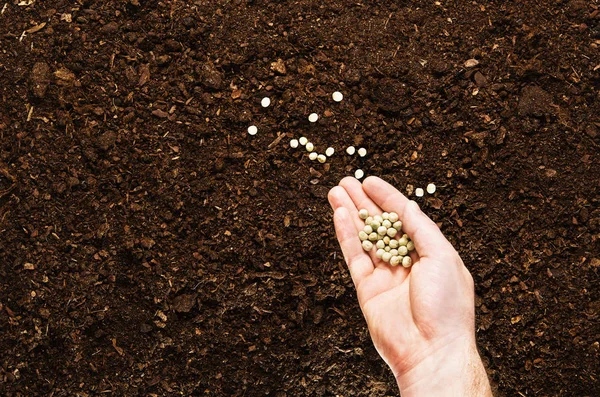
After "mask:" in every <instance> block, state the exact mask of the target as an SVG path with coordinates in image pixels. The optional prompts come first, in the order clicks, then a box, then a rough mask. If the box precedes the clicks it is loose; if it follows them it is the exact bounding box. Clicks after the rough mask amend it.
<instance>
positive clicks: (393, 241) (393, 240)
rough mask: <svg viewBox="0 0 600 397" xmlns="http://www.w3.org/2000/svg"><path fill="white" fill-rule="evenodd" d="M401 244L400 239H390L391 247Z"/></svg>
mask: <svg viewBox="0 0 600 397" xmlns="http://www.w3.org/2000/svg"><path fill="white" fill-rule="evenodd" d="M399 246H400V244H398V240H396V239H391V240H390V247H391V248H398V247H399Z"/></svg>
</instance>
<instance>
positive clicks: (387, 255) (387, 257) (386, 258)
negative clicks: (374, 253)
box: [381, 252, 392, 262]
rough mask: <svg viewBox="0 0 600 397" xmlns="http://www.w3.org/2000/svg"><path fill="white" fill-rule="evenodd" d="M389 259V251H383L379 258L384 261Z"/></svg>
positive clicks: (390, 256) (390, 255) (390, 257)
mask: <svg viewBox="0 0 600 397" xmlns="http://www.w3.org/2000/svg"><path fill="white" fill-rule="evenodd" d="M390 259H392V254H390V253H389V252H385V253H384V254H383V255H382V256H381V260H382V261H384V262H389V261H390Z"/></svg>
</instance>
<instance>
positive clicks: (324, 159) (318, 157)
mask: <svg viewBox="0 0 600 397" xmlns="http://www.w3.org/2000/svg"><path fill="white" fill-rule="evenodd" d="M317 160H318V161H319V163H321V164H323V163H324V162H326V161H327V157H325V155H324V154H319V155H318V156H317Z"/></svg>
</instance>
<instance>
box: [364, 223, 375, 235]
mask: <svg viewBox="0 0 600 397" xmlns="http://www.w3.org/2000/svg"><path fill="white" fill-rule="evenodd" d="M363 231H364V232H365V233H367V234H371V233H373V228H372V227H371V226H370V225H366V226H365V228H364V229H363Z"/></svg>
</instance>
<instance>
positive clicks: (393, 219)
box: [388, 212, 400, 223]
mask: <svg viewBox="0 0 600 397" xmlns="http://www.w3.org/2000/svg"><path fill="white" fill-rule="evenodd" d="M388 219H389V220H390V222H392V223H396V222H398V219H400V217H398V214H396V213H395V212H390V215H389V218H388Z"/></svg>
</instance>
